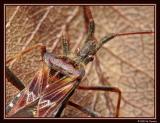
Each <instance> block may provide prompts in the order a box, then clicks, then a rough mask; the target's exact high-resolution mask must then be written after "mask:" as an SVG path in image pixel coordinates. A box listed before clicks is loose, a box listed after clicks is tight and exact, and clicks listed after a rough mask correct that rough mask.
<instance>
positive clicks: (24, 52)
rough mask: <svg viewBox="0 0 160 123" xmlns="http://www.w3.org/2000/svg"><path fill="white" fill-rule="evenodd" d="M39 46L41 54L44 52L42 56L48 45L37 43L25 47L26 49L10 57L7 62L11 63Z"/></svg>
mask: <svg viewBox="0 0 160 123" xmlns="http://www.w3.org/2000/svg"><path fill="white" fill-rule="evenodd" d="M39 47H40V48H41V54H42V56H43V55H44V53H45V52H46V46H44V45H43V44H36V45H34V46H32V47H30V48H27V49H25V50H24V51H22V52H21V53H19V54H17V55H16V56H14V57H12V58H10V59H8V60H7V61H6V64H8V63H10V62H11V61H13V60H14V59H16V58H20V57H21V56H23V55H24V54H26V53H28V52H30V51H32V50H34V49H35V48H39Z"/></svg>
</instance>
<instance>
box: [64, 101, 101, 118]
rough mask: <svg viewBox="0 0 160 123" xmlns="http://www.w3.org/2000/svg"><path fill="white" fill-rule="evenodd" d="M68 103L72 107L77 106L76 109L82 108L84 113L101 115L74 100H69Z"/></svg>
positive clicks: (93, 115) (92, 115)
mask: <svg viewBox="0 0 160 123" xmlns="http://www.w3.org/2000/svg"><path fill="white" fill-rule="evenodd" d="M67 104H68V105H70V106H72V107H74V108H76V109H78V110H80V111H81V112H83V113H86V114H88V115H90V116H91V117H99V114H98V113H96V112H94V111H91V110H89V109H87V108H85V107H82V106H80V105H78V104H76V103H74V102H72V101H68V103H67Z"/></svg>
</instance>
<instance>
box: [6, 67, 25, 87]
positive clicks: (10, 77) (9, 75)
mask: <svg viewBox="0 0 160 123" xmlns="http://www.w3.org/2000/svg"><path fill="white" fill-rule="evenodd" d="M5 68H6V71H5V73H6V77H7V79H8V81H9V82H10V83H11V84H12V85H14V86H15V87H16V88H17V89H18V90H23V89H24V88H25V85H24V84H23V82H21V81H20V80H19V78H18V77H17V76H16V75H15V74H14V73H13V72H12V71H11V70H10V69H9V68H8V67H7V66H6V67H5Z"/></svg>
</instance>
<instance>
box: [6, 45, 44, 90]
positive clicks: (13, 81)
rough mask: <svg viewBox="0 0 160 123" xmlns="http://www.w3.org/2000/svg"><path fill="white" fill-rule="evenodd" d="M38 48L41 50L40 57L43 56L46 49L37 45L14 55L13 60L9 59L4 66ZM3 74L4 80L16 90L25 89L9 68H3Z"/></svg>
mask: <svg viewBox="0 0 160 123" xmlns="http://www.w3.org/2000/svg"><path fill="white" fill-rule="evenodd" d="M38 47H40V48H41V55H42V56H43V55H44V53H45V52H46V47H45V46H44V45H42V44H37V45H34V46H32V47H30V48H28V49H26V50H24V51H22V52H21V53H20V54H18V55H16V56H15V57H13V58H10V59H8V60H7V61H6V64H7V63H9V62H11V61H12V60H14V59H16V58H19V57H21V56H22V55H24V54H25V53H27V52H29V51H31V50H33V49H35V48H38ZM5 73H6V78H7V79H8V81H9V82H10V83H11V84H12V85H14V86H15V87H16V88H17V89H19V90H23V89H24V88H25V86H24V84H23V83H22V82H21V81H20V80H19V79H18V78H17V77H16V75H14V73H13V72H12V71H11V70H10V69H9V67H7V66H6V67H5Z"/></svg>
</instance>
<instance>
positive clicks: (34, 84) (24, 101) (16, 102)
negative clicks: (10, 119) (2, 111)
mask: <svg viewBox="0 0 160 123" xmlns="http://www.w3.org/2000/svg"><path fill="white" fill-rule="evenodd" d="M47 79H48V70H47V67H43V68H42V69H41V70H39V71H38V72H37V73H36V75H35V76H34V78H33V80H32V81H31V82H30V84H29V85H28V86H27V87H26V88H25V89H24V90H22V91H21V92H20V93H19V94H18V95H17V96H16V97H15V99H13V101H12V102H11V103H10V104H9V106H11V110H10V111H9V113H8V116H12V115H14V114H15V113H16V112H18V111H19V110H22V109H23V108H25V107H27V105H31V103H34V102H35V101H36V100H38V99H39V97H40V96H41V93H42V92H43V91H44V89H45V87H46V85H47V81H48V80H47Z"/></svg>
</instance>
